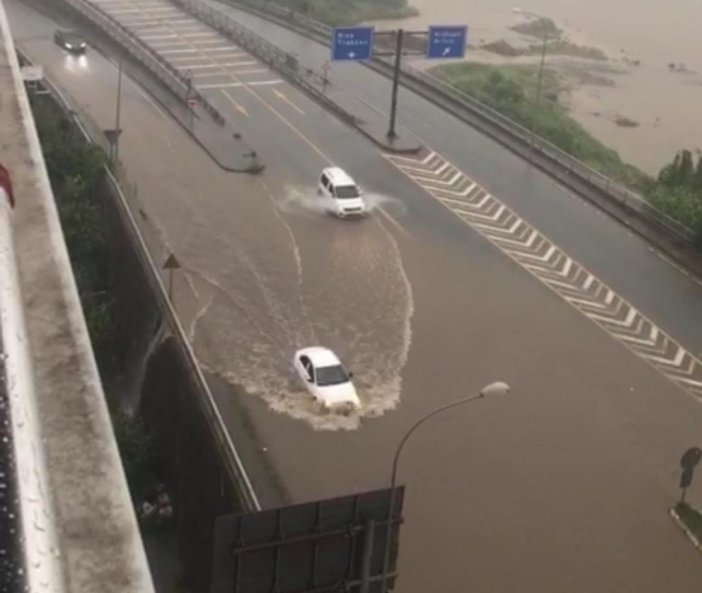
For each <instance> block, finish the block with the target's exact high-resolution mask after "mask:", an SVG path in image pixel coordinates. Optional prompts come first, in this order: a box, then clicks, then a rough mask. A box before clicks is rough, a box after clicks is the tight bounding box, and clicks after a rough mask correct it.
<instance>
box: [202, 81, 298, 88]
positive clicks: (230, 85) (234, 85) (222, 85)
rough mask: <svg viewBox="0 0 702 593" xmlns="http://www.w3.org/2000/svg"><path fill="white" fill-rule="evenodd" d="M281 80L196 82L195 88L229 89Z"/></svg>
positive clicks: (268, 83) (266, 84) (277, 82)
mask: <svg viewBox="0 0 702 593" xmlns="http://www.w3.org/2000/svg"><path fill="white" fill-rule="evenodd" d="M283 82H284V81H283V80H255V81H253V82H223V83H219V84H217V83H213V84H197V85H195V88H197V89H198V90H207V89H231V88H238V87H242V86H268V85H272V84H282V83H283Z"/></svg>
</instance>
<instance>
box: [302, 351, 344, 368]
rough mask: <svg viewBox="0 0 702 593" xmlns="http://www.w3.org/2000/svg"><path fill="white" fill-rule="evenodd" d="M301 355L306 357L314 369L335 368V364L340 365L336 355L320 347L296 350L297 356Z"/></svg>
mask: <svg viewBox="0 0 702 593" xmlns="http://www.w3.org/2000/svg"><path fill="white" fill-rule="evenodd" d="M303 355H304V356H307V357H308V358H309V359H310V360H311V361H312V364H314V366H316V367H322V366H336V365H337V364H341V362H340V361H339V359H338V357H337V356H336V354H334V353H333V352H332V351H331V350H329V348H324V347H322V346H310V347H309V348H303V349H302V350H298V352H297V356H298V357H299V356H303Z"/></svg>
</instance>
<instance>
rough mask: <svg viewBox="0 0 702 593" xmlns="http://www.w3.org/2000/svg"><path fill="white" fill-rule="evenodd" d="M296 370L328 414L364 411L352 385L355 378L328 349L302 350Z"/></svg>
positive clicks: (297, 355) (299, 353)
mask: <svg viewBox="0 0 702 593" xmlns="http://www.w3.org/2000/svg"><path fill="white" fill-rule="evenodd" d="M293 367H294V369H295V373H296V374H297V375H298V376H299V377H300V379H301V381H302V383H303V385H304V386H305V388H306V389H307V391H309V393H310V395H312V397H313V398H314V399H315V400H316V401H318V402H319V403H321V404H322V406H323V408H324V409H325V410H327V411H332V412H349V411H352V410H358V409H359V408H360V407H361V401H360V400H359V399H358V394H357V393H356V388H355V387H354V385H353V383H352V382H351V378H352V376H353V375H352V374H351V373H349V372H347V371H346V369H345V368H344V366H343V365H342V364H341V362H340V361H339V359H338V358H337V356H336V354H334V353H333V352H332V351H331V350H329V349H328V348H322V347H320V346H313V347H311V348H303V349H302V350H298V351H297V352H296V353H295V358H294V359H293Z"/></svg>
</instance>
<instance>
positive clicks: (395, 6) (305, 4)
mask: <svg viewBox="0 0 702 593" xmlns="http://www.w3.org/2000/svg"><path fill="white" fill-rule="evenodd" d="M247 1H248V2H250V3H252V4H256V3H257V2H255V1H254V0H247ZM264 1H270V0H264ZM273 2H275V3H276V4H279V5H281V6H283V7H285V8H289V9H290V10H292V11H294V12H299V13H301V14H305V15H307V16H310V17H311V18H313V19H316V20H318V21H322V22H323V23H327V24H328V25H332V26H338V25H354V24H356V23H360V22H363V21H372V20H379V19H400V18H405V17H408V16H414V15H416V14H418V12H417V10H416V9H415V8H412V7H411V6H410V5H409V4H408V3H407V0H273Z"/></svg>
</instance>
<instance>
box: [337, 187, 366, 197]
mask: <svg viewBox="0 0 702 593" xmlns="http://www.w3.org/2000/svg"><path fill="white" fill-rule="evenodd" d="M334 195H336V197H337V198H357V197H358V196H360V195H361V194H360V193H359V192H358V188H357V187H356V186H355V185H337V186H336V187H335V188H334Z"/></svg>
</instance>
